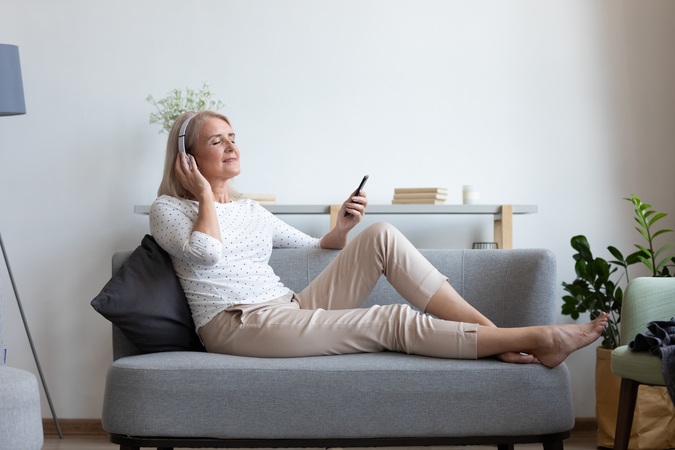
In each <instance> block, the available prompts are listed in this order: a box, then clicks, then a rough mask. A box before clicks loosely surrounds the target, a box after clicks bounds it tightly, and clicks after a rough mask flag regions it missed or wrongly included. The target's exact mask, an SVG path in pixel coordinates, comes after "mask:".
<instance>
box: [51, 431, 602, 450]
mask: <svg viewBox="0 0 675 450" xmlns="http://www.w3.org/2000/svg"><path fill="white" fill-rule="evenodd" d="M423 448H426V447H420V448H419V450H422V449H423ZM438 448H439V449H441V448H442V449H443V450H454V449H457V450H460V449H461V450H486V449H490V450H493V449H494V448H495V447H484V446H475V447H438ZM541 448H542V446H541V445H540V444H527V445H516V450H519V449H527V450H532V449H537V450H539V449H541ZM594 448H596V445H595V432H594V431H574V432H572V436H571V437H570V438H569V439H566V440H565V450H589V449H594ZM42 449H43V450H56V449H58V450H113V449H119V447H118V446H117V445H114V444H111V443H110V442H108V438H107V437H106V436H65V437H64V438H63V439H59V437H58V436H55V435H48V436H47V437H45V445H44V447H42ZM397 449H400V450H403V447H397Z"/></svg>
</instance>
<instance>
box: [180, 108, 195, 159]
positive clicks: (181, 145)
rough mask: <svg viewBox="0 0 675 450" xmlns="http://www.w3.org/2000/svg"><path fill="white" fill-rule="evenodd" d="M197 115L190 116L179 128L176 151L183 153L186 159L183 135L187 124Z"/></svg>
mask: <svg viewBox="0 0 675 450" xmlns="http://www.w3.org/2000/svg"><path fill="white" fill-rule="evenodd" d="M196 115H197V114H192V115H191V116H190V117H188V118H187V119H186V120H185V122H183V125H181V126H180V131H179V132H178V150H180V151H181V152H183V153H185V154H186V155H185V157H186V158H187V151H186V150H185V133H186V131H187V127H188V124H189V123H190V121H191V120H192V118H193V117H194V116H196Z"/></svg>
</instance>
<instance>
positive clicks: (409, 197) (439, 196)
mask: <svg viewBox="0 0 675 450" xmlns="http://www.w3.org/2000/svg"><path fill="white" fill-rule="evenodd" d="M394 198H395V199H399V200H414V199H417V198H423V199H427V200H428V199H435V200H445V199H447V198H448V194H437V193H433V192H430V193H428V194H426V193H423V192H422V193H412V194H394Z"/></svg>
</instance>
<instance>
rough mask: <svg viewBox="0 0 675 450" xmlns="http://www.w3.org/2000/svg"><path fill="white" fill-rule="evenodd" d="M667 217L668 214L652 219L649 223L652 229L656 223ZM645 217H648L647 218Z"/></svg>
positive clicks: (660, 214)
mask: <svg viewBox="0 0 675 450" xmlns="http://www.w3.org/2000/svg"><path fill="white" fill-rule="evenodd" d="M652 212H654V211H652ZM667 215H668V214H666V213H658V214H657V215H655V216H654V217H652V219H651V220H650V221H649V226H650V227H651V226H653V225H654V223H655V222H657V221H659V220H661V219H663V218H664V217H666V216H667ZM645 217H647V216H645Z"/></svg>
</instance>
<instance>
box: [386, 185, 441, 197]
mask: <svg viewBox="0 0 675 450" xmlns="http://www.w3.org/2000/svg"><path fill="white" fill-rule="evenodd" d="M429 193H434V194H445V195H448V189H447V188H439V187H426V188H425V187H422V188H395V189H394V194H429Z"/></svg>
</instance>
